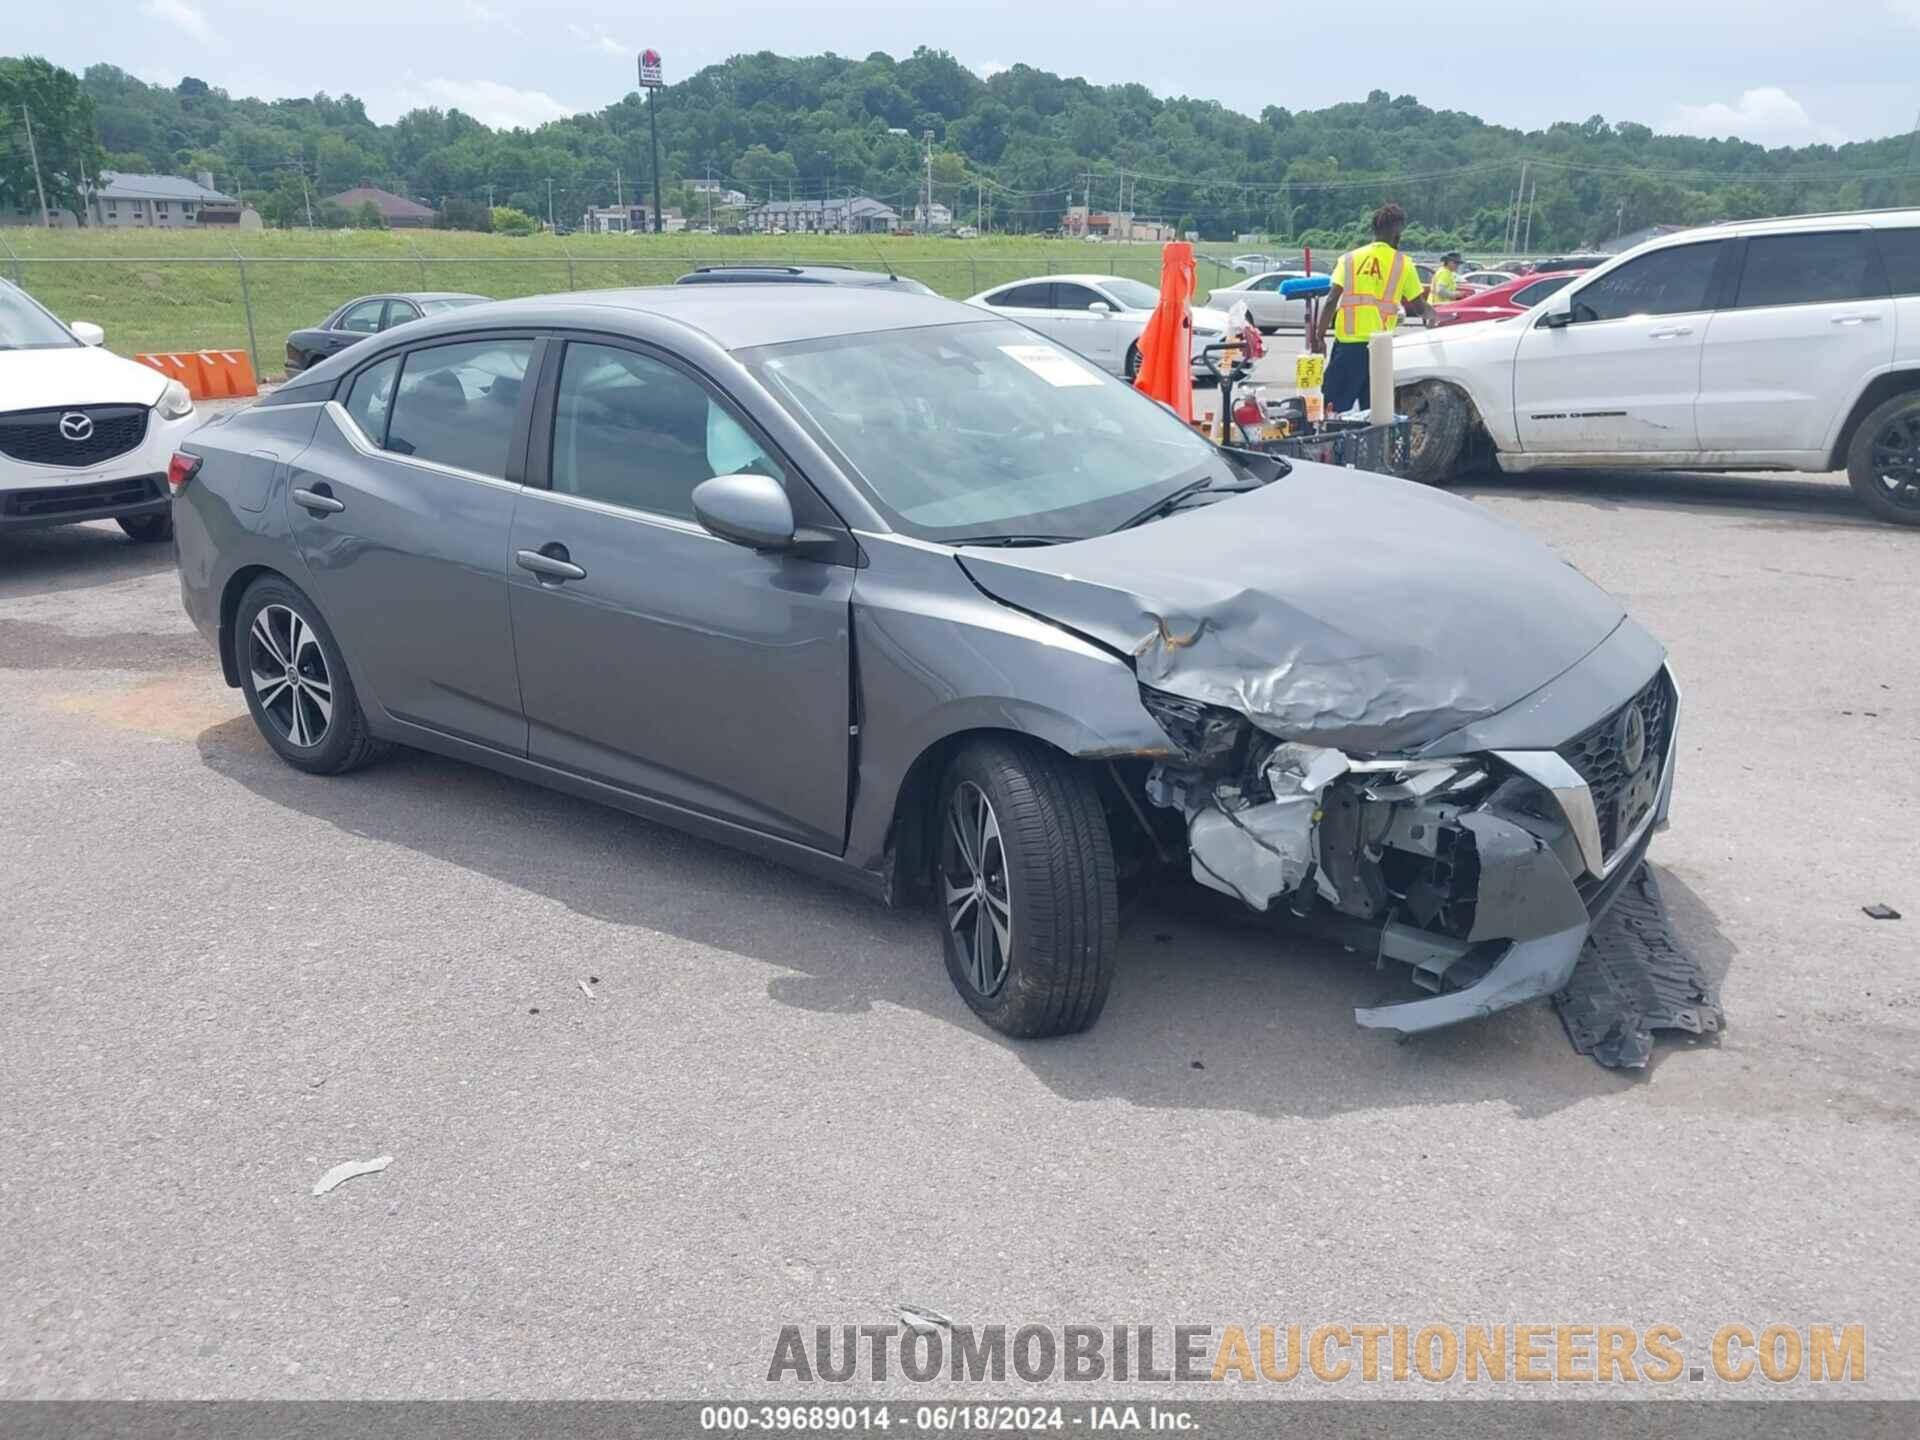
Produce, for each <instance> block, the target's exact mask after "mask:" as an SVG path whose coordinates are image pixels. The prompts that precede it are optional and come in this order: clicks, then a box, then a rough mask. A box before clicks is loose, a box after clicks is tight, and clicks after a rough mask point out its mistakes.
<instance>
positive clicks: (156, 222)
mask: <svg viewBox="0 0 1920 1440" xmlns="http://www.w3.org/2000/svg"><path fill="white" fill-rule="evenodd" d="M82 194H83V196H84V201H85V203H84V209H85V211H86V221H85V223H86V224H88V225H97V226H100V227H101V228H103V229H107V230H139V229H153V230H184V229H187V228H189V227H192V226H198V225H236V226H245V227H246V228H249V229H257V228H259V225H260V216H259V215H258V214H257V213H255V212H254V211H253V210H252V209H251V208H250V207H248V206H245V205H242V204H241V203H240V202H239V201H238V200H236V199H234V198H233V197H232V196H231V195H223V194H221V193H220V191H218V190H216V189H214V188H213V176H211V175H209V174H207V173H206V172H205V171H202V172H201V173H200V174H199V175H197V176H195V177H194V178H193V179H191V180H189V179H188V178H187V177H186V176H184V175H143V174H136V173H133V172H131V171H118V170H105V171H102V172H101V174H100V179H99V181H98V183H96V184H91V185H88V186H86V187H84V189H83V191H82ZM48 219H49V220H51V221H52V223H53V226H54V228H56V229H64V230H71V229H73V228H75V227H76V226H78V225H79V224H80V223H81V221H80V219H79V217H77V216H75V215H74V213H73V212H72V211H71V210H53V211H50V212H49V214H48ZM39 223H40V210H39V207H38V205H34V206H32V207H30V208H23V209H20V210H18V211H15V212H12V213H8V214H4V215H0V224H8V225H38V224H39Z"/></svg>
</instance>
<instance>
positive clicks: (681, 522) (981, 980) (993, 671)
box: [169, 285, 1678, 1036]
mask: <svg viewBox="0 0 1920 1440" xmlns="http://www.w3.org/2000/svg"><path fill="white" fill-rule="evenodd" d="M169 478H170V482H171V484H172V486H173V488H174V490H175V492H176V498H175V501H174V517H175V529H176V535H177V537H178V538H177V544H178V549H179V561H180V583H181V591H182V594H183V597H184V599H185V603H186V607H187V611H188V613H189V614H190V615H191V616H192V617H193V620H194V622H195V623H196V624H197V625H198V626H199V628H200V630H201V631H202V632H203V633H204V634H205V635H206V637H207V639H208V640H209V641H210V642H211V643H212V644H213V645H214V647H215V648H216V650H217V652H218V654H219V657H220V664H221V666H222V668H223V670H224V672H225V675H226V679H227V682H228V683H229V684H230V685H234V686H237V687H239V688H240V689H241V690H242V691H243V692H244V693H245V695H246V701H247V706H248V708H249V709H250V710H251V712H252V714H253V718H254V720H255V722H256V723H257V724H258V725H259V727H260V730H261V733H262V734H263V735H264V736H265V737H266V739H267V741H268V743H269V744H271V745H272V746H273V748H274V749H275V750H276V751H277V752H278V753H279V754H280V756H281V757H282V758H283V759H285V760H286V762H287V763H288V764H290V765H292V766H295V767H297V768H299V769H301V770H305V771H309V772H312V773H314V774H322V775H331V774H338V773H340V772H343V771H346V770H351V769H354V768H356V767H358V766H361V765H364V764H366V763H367V762H368V761H370V760H372V759H374V758H375V757H377V756H378V755H379V754H380V753H381V752H382V751H383V750H384V749H386V748H387V747H389V746H390V745H393V744H403V745H412V746H417V747H419V748H421V749H425V750H432V751H436V752H438V753H440V754H442V755H449V756H454V757H456V758H459V759H463V760H471V761H475V762H477V763H479V764H483V765H488V766H491V767H493V768H495V769H498V770H502V771H505V772H507V773H508V774H511V775H517V776H520V777H523V778H525V779H529V780H533V781H536V782H538V783H540V784H543V785H548V786H553V787H555V788H558V789H562V790H565V791H568V792H570V793H572V794H575V795H578V796H581V797H583V798H586V799H590V800H598V801H601V802H603V803H606V804H611V805H616V806H619V807H621V808H623V809H626V810H630V811H633V812H635V813H637V814H640V815H643V816H646V817H648V818H650V819H654V820H659V821H664V822H666V823H668V824H672V825H676V826H681V827H684V828H686V829H688V830H691V831H694V832H696V833H699V834H702V835H706V836H710V837H713V838H716V839H721V840H725V841H727V842H729V843H732V844H737V845H742V846H746V847H748V848H750V849H753V850H756V851H758V852H760V853H761V854H763V855H768V856H771V857H773V858H775V859H778V860H782V861H784V862H787V863H789V864H792V865H797V866H800V867H802V868H804V869H806V870H809V871H812V872H814V873H815V874H817V875H820V876H823V877H827V878H831V879H834V880H838V881H841V882H847V883H851V884H853V885H856V886H858V887H859V888H861V889H864V890H866V891H868V892H870V893H872V894H873V895H875V896H877V897H880V898H882V899H884V900H886V901H887V902H889V903H893V902H897V901H899V900H901V899H904V898H907V897H911V896H915V895H926V896H928V897H929V898H930V899H931V901H932V905H931V907H930V908H932V909H933V910H934V911H936V912H937V915H938V919H939V934H940V937H941V942H942V944H943V946H944V948H945V953H946V962H947V969H948V971H949V973H950V974H951V976H952V979H953V982H954V984H955V986H956V987H957V988H958V989H959V991H960V994H961V996H962V997H963V998H964V999H965V1000H966V1002H967V1003H968V1004H969V1005H970V1006H972V1007H973V1009H974V1010H975V1011H977V1012H978V1013H979V1014H980V1015H981V1017H982V1018H983V1019H985V1020H986V1022H987V1023H988V1024H990V1025H992V1026H994V1027H995V1028H996V1029H999V1030H1002V1031H1005V1032H1007V1033H1009V1034H1013V1035H1027V1036H1032V1035H1049V1034H1057V1033H1063V1032H1068V1031H1074V1030H1080V1029H1083V1028H1085V1027H1086V1026H1088V1025H1090V1024H1092V1023H1093V1021H1094V1020H1095V1018H1096V1017H1097V1016H1098V1015H1099V1013H1100V1009H1101V1006H1102V1004H1103V1003H1104V1001H1105V999H1106V995H1107V988H1108V985H1109V984H1110V982H1111V981H1112V978H1113V969H1114V958H1115V954H1116V950H1117V931H1118V928H1119V916H1120V899H1121V895H1122V894H1123V893H1124V892H1125V891H1126V890H1127V889H1128V888H1129V887H1132V886H1136V885H1139V884H1142V883H1144V882H1145V881H1146V880H1148V879H1150V878H1152V877H1153V876H1154V875H1155V874H1157V873H1159V872H1163V871H1165V870H1167V869H1177V870H1180V871H1182V872H1185V873H1188V874H1190V875H1191V877H1192V879H1193V880H1194V881H1196V882H1198V883H1199V884H1201V885H1205V886H1208V887H1211V888H1213V889H1215V890H1219V891H1221V892H1224V893H1225V894H1227V895H1230V896H1234V897H1237V898H1238V899H1239V900H1240V901H1242V902H1244V903H1245V904H1247V905H1249V906H1251V907H1252V908H1254V909H1256V910H1262V911H1266V910H1273V911H1282V912H1290V913H1291V914H1292V915H1294V916H1297V917H1299V920H1300V922H1301V923H1302V924H1303V925H1306V926H1311V927H1316V928H1318V929H1319V930H1321V931H1323V932H1325V933H1329V934H1332V935H1335V936H1337V937H1339V938H1341V939H1343V940H1344V941H1345V942H1346V943H1348V944H1349V945H1352V946H1354V947H1355V948H1362V949H1363V950H1364V953H1365V954H1366V955H1367V956H1368V957H1369V958H1375V957H1379V958H1384V959H1391V960H1394V961H1396V962H1399V963H1401V964H1404V965H1406V966H1408V967H1410V969H1411V972H1412V978H1413V979H1414V980H1415V981H1417V982H1418V984H1419V986H1420V988H1421V989H1422V990H1424V991H1426V992H1428V993H1426V994H1424V995H1422V996H1420V997H1419V998H1414V999H1410V1000H1407V1001H1406V1002H1404V1003H1401V1004H1394V1005H1386V1006H1380V1007H1376V1008H1372V1009H1363V1010H1360V1011H1357V1012H1356V1016H1357V1018H1358V1020H1359V1021H1360V1023H1361V1024H1363V1025H1371V1026H1380V1027H1386V1028H1390V1029H1395V1030H1402V1031H1417V1030H1426V1029H1430V1028H1432V1027H1435V1026H1439V1025H1445V1024H1449V1023H1452V1022H1454V1021H1458V1020H1463V1019H1466V1018H1469V1017H1471V1016H1475V1015H1481V1014H1485V1013H1488V1012H1490V1011H1493V1010H1497V1009H1500V1008H1502V1007H1505V1006H1508V1005H1513V1004H1516V1003H1518V1002H1520V1001H1523V1000H1526V999H1529V998H1531V997H1534V996H1539V995H1545V994H1548V993H1550V992H1552V991H1553V990H1555V989H1557V988H1558V987H1560V986H1561V985H1562V984H1563V982H1565V980H1566V979H1567V977H1568V975H1569V973H1570V972H1571V970H1572V968H1573V965H1574V962H1575V959H1576V957H1577V955H1578V953H1579V950H1580V946H1581V943H1582V941H1583V940H1584V938H1585V936H1586V934H1587V931H1588V927H1589V925H1590V924H1591V923H1592V921H1593V919H1594V918H1595V917H1596V916H1597V915H1598V914H1599V913H1600V911H1601V910H1602V909H1604V908H1605V907H1606V905H1607V904H1608V903H1609V902H1610V901H1611V900H1612V898H1613V896H1614V894H1615V892H1616V891H1617V890H1619V889H1620V888H1621V886H1622V885H1623V883H1624V882H1625V881H1626V879H1627V877H1628V876H1629V875H1630V874H1631V873H1632V872H1633V871H1634V870H1635V869H1636V868H1637V867H1638V865H1639V863H1640V861H1641V858H1642V857H1643V856H1644V855H1645V853H1646V849H1647V845H1648V842H1649V840H1650V838H1651V834H1652V832H1653V831H1654V830H1655V829H1657V828H1659V827H1660V825H1661V823H1662V822H1663V820H1664V818H1665V815H1666V811H1667V805H1668V798H1669V795H1670V793H1671V788H1672V784H1673V756H1674V737H1675V733H1676V722H1677V718H1678V693H1677V691H1676V690H1675V688H1674V685H1673V681H1672V679H1671V677H1670V676H1669V674H1668V673H1667V669H1666V666H1665V663H1664V653H1663V651H1662V649H1661V647H1660V645H1659V644H1658V643H1657V642H1656V641H1655V640H1654V639H1653V638H1652V637H1651V636H1649V635H1648V634H1647V633H1646V632H1645V631H1644V630H1642V629H1641V628H1640V627H1639V626H1638V625H1636V624H1635V623H1634V622H1633V621H1631V620H1629V619H1628V618H1626V616H1625V615H1624V613H1623V612H1622V610H1621V607H1620V605H1619V604H1618V602H1616V601H1615V600H1613V599H1612V598H1611V597H1609V596H1608V595H1606V594H1604V593H1602V592H1601V591H1600V590H1598V589H1596V588H1595V587H1594V586H1593V585H1591V584H1589V583H1588V582H1587V581H1586V580H1585V579H1583V578H1582V577H1581V576H1580V575H1579V574H1578V573H1577V572H1575V571H1574V570H1573V569H1572V568H1570V567H1569V566H1567V565H1566V564H1564V563H1562V562H1561V561H1560V560H1559V559H1558V558H1556V557H1555V556H1554V555H1553V553H1552V552H1551V551H1549V550H1548V549H1547V548H1546V547H1544V546H1542V545H1540V544H1538V543H1537V542H1535V541H1534V540H1532V539H1530V538H1528V537H1527V536H1525V535H1523V534H1520V533H1518V532H1517V531H1515V530H1513V529H1511V528H1509V527H1508V526H1506V525H1504V524H1503V523H1501V522H1500V521H1498V520H1496V519H1494V518H1493V517H1492V516H1490V515H1488V514H1487V513H1486V512H1484V511H1482V510H1481V509H1479V508H1478V507H1476V506H1474V505H1472V504H1470V503H1468V502H1466V501H1462V500H1458V499H1455V498H1453V497H1451V496H1448V495H1445V494H1442V493H1440V492H1438V491H1434V490H1428V489H1424V488H1421V487H1419V486H1416V485H1412V484H1408V483H1405V482H1402V481H1399V480H1394V479H1390V478H1388V477H1385V476H1379V475H1372V474H1366V473H1362V472H1359V471H1352V470H1336V469H1331V468H1327V467H1324V466H1316V465H1309V464H1297V465H1294V466H1293V467H1292V468H1291V469H1290V470H1289V469H1288V468H1287V467H1286V466H1285V465H1283V464H1281V463H1280V462H1277V461H1274V460H1270V459H1263V458H1260V457H1254V456H1248V455H1235V454H1233V453H1230V452H1226V451H1222V450H1220V449H1217V448H1215V447H1214V446H1213V445H1211V444H1209V443H1208V442H1207V441H1205V440H1204V439H1201V438H1200V437H1198V436H1196V435H1195V434H1194V433H1193V432H1191V431H1190V430H1189V429H1188V428H1187V427H1186V426H1184V425H1183V424H1181V423H1180V421H1179V420H1177V419H1176V418H1174V417H1173V416H1172V415H1171V414H1169V413H1168V412H1167V411H1166V410H1164V409H1163V408H1162V407H1160V406H1158V405H1155V404H1154V403H1152V402H1151V401H1148V400H1146V399H1144V398H1142V397H1141V396H1139V395H1137V394H1135V393H1134V392H1133V391H1131V390H1130V389H1128V388H1127V387H1126V386H1125V385H1124V384H1121V383H1120V382H1118V381H1116V380H1114V379H1111V378H1110V377H1108V376H1106V375H1104V374H1102V373H1100V372H1099V371H1097V370H1095V369H1094V368H1093V367H1092V366H1090V365H1089V364H1087V363H1086V362H1084V361H1082V360H1081V359H1079V358H1077V357H1076V356H1074V355H1072V354H1071V353H1069V352H1067V351H1065V350H1063V349H1061V348H1059V347H1058V346H1055V345H1053V344H1051V343H1049V342H1048V341H1046V340H1045V339H1044V338H1042V337H1040V336H1038V335H1036V334H1035V333H1034V332H1032V331H1030V330H1026V329H1023V328H1021V327H1019V326H1017V325H1014V324H1012V323H1009V322H1007V321H1004V320H1001V319H998V318H994V317H991V316H983V315H982V314H981V312H979V311H978V310H975V309H971V308H969V307H966V306H963V305H958V304H954V303H950V302H948V301H945V300H940V299H937V298H934V297H932V296H916V295H911V294H894V293H874V292H870V291H862V290H849V289H844V288H833V287H825V286H822V287H809V286H782V285H770V286H755V285H737V286H713V287H705V286H683V287H678V288H672V289H653V290H628V291H617V292H608V293H604V294H575V295H566V296H551V297H546V298H540V299H532V300H520V301H509V302H504V303H499V304H492V305H484V306H476V307H474V308H471V309H466V310H462V311H459V312H457V313H453V314H449V315H445V316H442V317H438V318H428V319H425V320H421V321H418V322H416V323H414V324H412V325H408V326H405V327H404V328H402V329H400V330H396V331H393V332H391V333H388V334H384V335H380V336H375V337H371V338H369V339H368V340H367V341H365V342H364V343H363V344H361V345H358V346H356V347H354V348H353V350H352V351H350V352H348V353H347V354H345V355H342V356H339V357H337V358H335V359H332V360H328V361H326V362H323V363H322V364H320V365H317V366H316V367H314V368H313V369H312V370H310V371H308V372H306V373H304V374H302V375H300V376H299V377H298V378H297V379H296V380H294V381H293V382H292V383H290V384H288V385H287V386H286V387H284V388H283V389H281V390H279V391H278V392H276V393H274V394H273V395H271V396H270V397H268V398H267V399H265V400H263V401H261V402H260V403H259V404H257V405H255V406H253V407H252V408H250V409H248V410H245V411H242V412H240V413H238V414H236V415H234V416H232V417H231V418H229V419H227V420H226V421H224V422H223V423H222V422H216V423H214V424H212V425H209V426H208V427H207V428H205V429H202V430H200V431H199V432H197V433H196V434H195V435H194V436H193V438H192V439H191V440H190V441H189V442H188V443H187V446H186V449H185V451H184V452H183V453H182V454H180V455H179V456H176V457H175V462H174V466H173V470H172V473H171V475H170V477H169Z"/></svg>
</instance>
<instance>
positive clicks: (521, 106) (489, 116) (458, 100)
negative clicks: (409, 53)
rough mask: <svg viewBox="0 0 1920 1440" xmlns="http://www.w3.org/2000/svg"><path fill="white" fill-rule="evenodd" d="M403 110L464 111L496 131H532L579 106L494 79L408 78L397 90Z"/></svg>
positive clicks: (577, 112) (577, 109)
mask: <svg viewBox="0 0 1920 1440" xmlns="http://www.w3.org/2000/svg"><path fill="white" fill-rule="evenodd" d="M399 100H400V108H401V109H402V110H412V109H418V108H421V107H424V106H429V105H434V106H438V107H439V108H440V109H442V110H456V109H457V110H464V111H465V112H466V113H467V114H469V115H471V116H473V118H474V119H476V120H478V121H480V122H482V123H483V124H486V125H491V126H493V127H494V128H495V129H496V130H501V129H506V130H513V129H520V130H531V129H533V128H535V127H536V126H539V125H544V124H546V123H547V122H548V121H549V120H564V119H566V118H567V116H569V115H577V114H579V113H580V109H581V107H580V106H578V105H567V104H564V103H563V102H561V101H559V100H556V99H554V98H553V96H551V95H549V94H547V92H546V91H544V90H516V89H514V88H513V86H511V85H502V84H501V83H500V82H499V81H497V80H449V79H447V78H445V77H444V76H438V77H435V78H434V79H432V80H409V82H408V83H407V85H406V86H405V87H404V88H402V90H401V91H400V96H399Z"/></svg>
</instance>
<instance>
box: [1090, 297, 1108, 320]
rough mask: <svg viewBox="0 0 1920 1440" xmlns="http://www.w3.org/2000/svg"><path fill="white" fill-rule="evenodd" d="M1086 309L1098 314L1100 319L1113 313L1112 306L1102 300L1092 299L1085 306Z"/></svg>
mask: <svg viewBox="0 0 1920 1440" xmlns="http://www.w3.org/2000/svg"><path fill="white" fill-rule="evenodd" d="M1087 309H1089V310H1091V311H1092V312H1093V313H1094V314H1096V315H1098V316H1099V317H1100V318H1101V319H1102V320H1104V319H1106V318H1107V317H1108V316H1109V315H1111V314H1113V307H1112V306H1111V305H1109V304H1107V302H1106V301H1104V300H1096V301H1094V302H1093V303H1092V304H1091V305H1089V306H1087Z"/></svg>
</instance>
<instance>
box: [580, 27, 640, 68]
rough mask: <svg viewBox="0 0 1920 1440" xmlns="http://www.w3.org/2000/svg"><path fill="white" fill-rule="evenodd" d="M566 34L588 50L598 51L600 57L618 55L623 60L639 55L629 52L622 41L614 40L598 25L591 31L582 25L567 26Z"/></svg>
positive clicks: (637, 52)
mask: <svg viewBox="0 0 1920 1440" xmlns="http://www.w3.org/2000/svg"><path fill="white" fill-rule="evenodd" d="M567 33H568V34H569V35H571V36H573V38H574V39H575V40H578V41H579V42H580V43H581V44H582V45H585V46H586V47H587V48H588V49H590V50H598V51H599V52H600V53H601V54H602V55H618V56H619V57H620V58H621V59H622V60H624V59H626V58H627V57H628V56H630V55H637V54H639V53H640V52H639V51H637V50H629V49H628V48H627V46H626V45H625V44H624V43H623V42H622V41H619V40H616V39H614V38H613V36H611V35H609V34H608V33H607V32H606V31H605V30H604V29H602V28H601V27H600V26H598V25H596V26H594V27H593V28H592V29H591V30H589V29H587V28H586V26H584V25H569V26H567Z"/></svg>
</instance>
